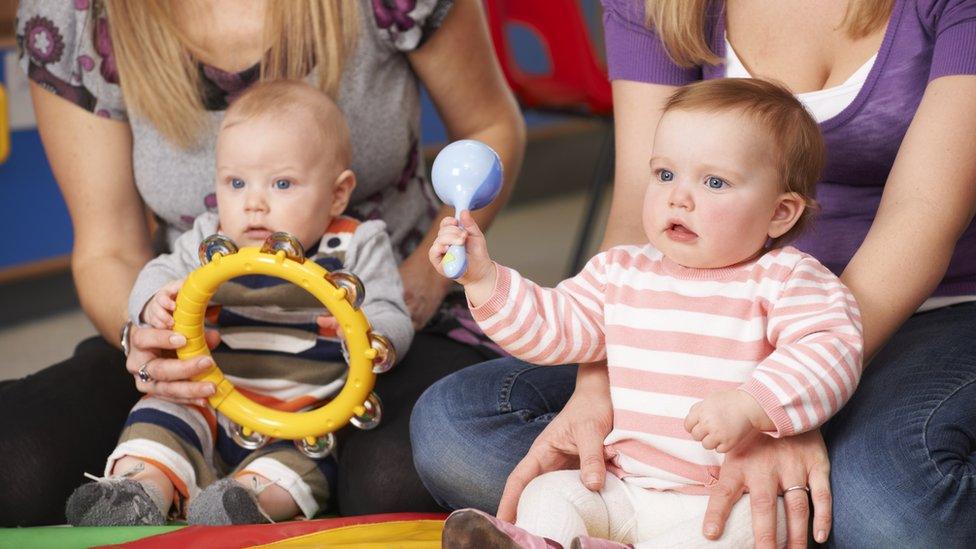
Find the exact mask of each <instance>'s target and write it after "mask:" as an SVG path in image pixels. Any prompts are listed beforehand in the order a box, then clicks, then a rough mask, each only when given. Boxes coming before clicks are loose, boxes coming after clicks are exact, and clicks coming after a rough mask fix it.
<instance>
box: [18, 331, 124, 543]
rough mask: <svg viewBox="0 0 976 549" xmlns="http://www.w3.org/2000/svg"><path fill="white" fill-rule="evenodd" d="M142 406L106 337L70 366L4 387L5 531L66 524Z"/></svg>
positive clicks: (86, 345)
mask: <svg viewBox="0 0 976 549" xmlns="http://www.w3.org/2000/svg"><path fill="white" fill-rule="evenodd" d="M138 398H139V392H138V391H136V389H135V383H134V382H133V380H132V376H131V375H129V374H128V372H126V370H125V359H124V357H123V356H122V352H121V351H119V350H118V349H116V348H114V347H112V346H111V345H109V344H108V343H107V342H106V341H105V340H103V339H102V338H99V337H95V338H91V339H88V340H85V341H83V342H82V343H81V344H79V345H78V347H77V348H76V349H75V354H74V356H72V357H71V358H69V359H68V360H65V361H64V362H61V363H59V364H56V365H54V366H51V367H49V368H46V369H44V370H41V371H40V372H38V373H36V374H33V375H30V376H27V377H25V378H23V379H19V380H16V381H11V382H7V383H4V384H3V385H0V526H32V525H40V524H57V523H63V522H64V502H65V500H67V498H68V495H69V494H71V492H72V491H73V490H74V489H75V488H76V487H78V486H79V485H80V484H82V483H84V482H88V481H87V480H86V479H85V478H84V476H83V474H84V473H85V472H90V473H94V474H101V472H102V470H103V469H104V468H105V458H107V457H108V455H109V453H111V451H112V448H114V447H115V443H116V441H117V440H118V437H119V432H120V431H121V429H122V424H123V423H124V422H125V418H126V416H127V415H128V413H129V409H130V408H132V405H133V404H135V402H136V400H137V399H138Z"/></svg>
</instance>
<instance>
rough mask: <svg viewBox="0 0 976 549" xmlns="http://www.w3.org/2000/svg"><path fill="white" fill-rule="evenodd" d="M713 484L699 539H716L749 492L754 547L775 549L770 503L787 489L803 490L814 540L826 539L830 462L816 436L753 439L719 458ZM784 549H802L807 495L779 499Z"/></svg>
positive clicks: (790, 494) (773, 504)
mask: <svg viewBox="0 0 976 549" xmlns="http://www.w3.org/2000/svg"><path fill="white" fill-rule="evenodd" d="M719 476H720V478H719V480H718V483H717V484H715V485H714V486H712V487H711V494H710V495H709V498H708V508H707V509H706V511H705V520H704V523H703V525H702V533H703V534H704V535H705V537H706V538H708V539H718V538H719V537H720V536H721V535H722V531H723V530H724V528H725V521H726V519H728V517H729V512H730V511H731V510H732V506H733V505H735V503H736V502H737V501H738V500H739V498H740V497H742V494H743V492H745V491H748V492H749V498H750V501H751V505H752V529H753V533H754V534H755V537H756V547H760V548H762V547H775V546H776V498H777V496H778V495H779V494H782V493H783V490H785V489H786V488H790V487H792V486H809V487H810V496H811V497H812V499H813V531H814V539H816V540H817V541H818V542H823V541H825V540H826V539H827V536H828V535H829V534H830V523H831V496H830V462H829V461H828V458H827V447H826V446H825V445H824V441H823V437H822V436H820V431H819V430H816V431H809V432H806V433H802V434H799V435H796V436H791V437H786V438H781V439H774V438H771V437H768V436H766V435H758V436H756V437H755V438H754V439H752V440H750V441H748V442H747V443H746V444H740V445H739V446H738V447H736V448H735V449H734V450H732V451H730V452H729V453H727V454H725V461H724V462H723V463H722V472H721V473H720V474H719ZM783 498H784V501H783V503H784V507H785V508H786V524H787V532H788V536H789V541H788V547H806V545H807V523H808V520H809V517H810V504H809V501H808V496H807V493H806V492H805V491H803V490H792V491H790V492H788V493H786V494H785V495H784V496H783Z"/></svg>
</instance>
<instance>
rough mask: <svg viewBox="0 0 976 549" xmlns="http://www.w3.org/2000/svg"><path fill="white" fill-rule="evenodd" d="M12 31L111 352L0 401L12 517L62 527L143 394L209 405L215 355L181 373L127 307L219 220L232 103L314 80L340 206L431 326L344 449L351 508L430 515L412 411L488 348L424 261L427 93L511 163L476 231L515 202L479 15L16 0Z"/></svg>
mask: <svg viewBox="0 0 976 549" xmlns="http://www.w3.org/2000/svg"><path fill="white" fill-rule="evenodd" d="M17 35H18V42H19V44H20V46H21V66H22V67H23V68H24V70H25V71H26V72H27V74H28V76H29V78H30V80H31V93H32V97H33V100H34V106H35V110H36V113H37V122H38V129H39V131H40V133H41V137H42V139H43V142H44V146H45V150H46V152H47V155H48V158H49V160H50V164H51V167H52V168H53V170H54V173H55V176H56V178H57V180H58V183H59V185H60V186H61V190H62V194H63V195H64V198H65V202H66V203H67V205H68V209H69V212H70V214H71V218H72V222H73V225H74V236H75V243H74V250H73V254H72V271H73V274H74V278H75V282H76V286H77V289H78V295H79V298H80V300H81V303H82V306H83V308H84V310H85V312H86V313H87V314H88V316H89V318H90V319H91V320H92V322H93V323H94V324H95V326H96V327H97V328H98V330H99V332H101V334H102V336H103V337H104V339H101V338H98V339H91V340H88V341H85V342H83V343H82V344H80V345H79V346H78V348H77V350H76V353H75V356H73V357H72V358H70V359H68V360H67V361H65V362H63V363H61V364H58V365H55V366H53V367H51V368H48V369H46V370H44V371H42V372H41V373H39V374H37V375H35V376H31V377H28V378H25V379H23V380H19V381H14V382H8V383H6V384H5V385H3V386H0V418H2V419H0V425H2V427H0V428H2V430H3V432H4V433H5V434H4V438H5V439H6V440H7V441H11V442H10V443H8V444H5V445H4V451H3V452H0V455H2V456H3V457H2V458H0V461H2V462H0V471H2V473H0V475H2V481H3V482H2V483H3V486H4V489H3V490H0V524H3V525H5V526H14V525H33V524H45V523H59V522H64V516H63V507H62V502H63V501H64V499H65V497H66V496H67V495H68V494H69V493H70V492H71V490H72V489H73V488H74V487H76V486H77V485H79V484H81V483H83V482H84V481H85V479H84V477H83V476H82V474H83V473H84V472H86V471H89V472H93V471H97V470H98V469H99V466H98V465H97V462H98V461H99V460H100V459H101V457H104V455H105V454H106V453H107V452H108V451H109V450H110V449H111V447H112V444H113V443H114V440H113V439H114V436H115V435H114V434H115V433H117V431H118V428H119V426H120V425H121V424H122V421H123V418H124V417H125V413H126V410H128V409H129V408H131V406H132V404H133V403H134V402H135V400H136V398H137V397H138V396H139V395H140V393H145V394H149V395H152V396H155V397H161V398H167V399H170V400H173V401H176V402H183V403H187V402H194V401H199V400H200V399H201V398H203V397H205V396H207V395H208V394H209V391H210V390H211V387H210V386H209V384H205V383H195V382H191V381H188V380H189V378H191V377H192V376H193V375H194V374H196V373H198V372H200V371H201V369H203V368H205V367H207V364H206V359H202V360H191V361H179V360H177V359H174V358H171V357H172V351H173V349H175V348H177V347H179V346H180V345H181V344H182V338H181V336H178V335H175V334H173V333H172V332H170V331H167V330H158V329H151V328H148V327H140V326H125V327H124V329H123V326H124V321H125V318H126V314H125V310H126V305H125V303H126V296H127V295H128V293H129V290H130V289H131V287H132V284H133V282H134V280H135V277H136V275H137V273H138V272H139V270H140V268H141V267H142V266H143V265H144V264H145V263H146V262H147V261H148V260H149V259H151V258H152V257H153V256H154V255H155V254H156V253H158V252H159V251H162V250H165V249H166V248H167V247H168V245H170V244H172V242H173V241H174V239H175V238H176V236H177V235H179V234H180V233H181V232H183V231H185V230H186V229H188V228H189V227H190V225H191V224H192V222H193V219H194V218H195V217H196V216H197V215H199V214H201V213H204V212H206V211H211V210H213V209H214V208H215V207H216V203H215V199H214V196H213V195H212V194H211V193H212V182H213V180H214V175H213V171H214V169H215V168H214V162H213V158H214V150H213V149H214V142H215V136H216V131H217V128H218V126H219V122H220V120H221V118H222V116H223V112H224V110H225V108H226V106H227V104H228V103H230V102H232V101H233V100H234V97H235V96H236V95H237V94H239V93H240V92H241V91H243V90H244V89H246V88H247V87H248V86H249V85H250V84H252V83H254V82H257V81H259V80H266V79H277V78H305V79H307V80H308V81H309V82H312V83H313V84H315V85H317V86H318V87H319V88H320V89H322V90H324V91H325V92H327V93H328V94H329V95H330V96H332V97H333V98H335V100H336V102H337V103H338V105H339V107H340V108H341V109H342V110H343V112H344V114H345V116H346V118H347V120H348V122H349V126H350V132H351V141H352V149H353V161H352V168H353V169H354V170H355V171H356V173H357V175H358V180H359V185H358V186H357V188H356V191H355V193H354V194H353V196H352V199H351V202H350V209H349V212H351V213H352V214H353V215H355V216H358V217H360V218H362V219H375V218H380V219H383V220H384V221H385V222H386V225H387V227H388V231H389V233H390V237H391V241H392V243H393V245H394V250H395V254H396V255H397V258H398V260H399V261H401V264H400V273H401V275H402V278H403V281H404V286H405V296H404V297H405V300H406V303H407V305H408V308H409V309H410V312H411V315H412V317H413V321H414V325H415V327H416V328H418V333H417V335H416V337H415V338H414V345H413V347H412V349H411V351H410V352H409V353H408V354H407V356H406V357H404V359H403V361H402V362H401V363H400V365H399V367H398V369H397V370H395V371H394V372H391V373H390V374H389V375H388V376H385V377H384V378H382V379H381V380H380V382H379V386H378V392H379V393H381V394H382V397H383V401H384V425H383V427H382V428H380V429H378V430H376V431H372V432H369V433H350V434H349V435H348V436H346V437H345V439H344V440H340V448H341V449H340V454H339V462H340V465H339V469H340V470H339V478H340V481H339V488H338V493H337V494H335V495H336V497H337V499H338V506H339V510H340V512H342V513H344V514H359V513H368V512H383V511H408V510H424V509H434V508H435V505H434V503H433V501H432V500H431V499H430V497H429V496H428V495H427V493H426V491H425V490H424V488H423V486H422V485H421V483H420V481H419V479H418V478H417V476H416V473H415V472H414V471H413V468H412V466H411V465H412V461H411V459H410V450H409V448H410V446H409V439H408V433H407V427H408V421H409V414H410V410H411V408H412V406H413V403H414V401H415V400H416V398H417V397H418V396H419V394H420V393H421V392H422V391H423V390H424V388H426V387H427V386H428V385H430V383H432V382H433V381H435V380H436V379H438V378H440V377H442V376H444V375H445V374H447V373H449V372H451V371H453V370H457V369H459V368H461V367H463V366H466V365H468V364H472V363H475V362H478V361H481V360H485V359H488V358H491V357H494V356H497V354H496V353H495V351H494V350H493V349H492V347H490V346H488V345H486V344H484V343H483V342H487V340H486V339H484V338H483V336H481V335H480V334H479V333H476V332H474V331H472V330H471V329H470V328H469V326H470V323H469V322H467V320H468V319H465V318H463V317H459V316H458V314H460V313H462V312H463V311H465V307H464V306H463V302H461V301H458V299H459V297H451V296H449V295H448V293H449V292H448V291H449V288H450V287H451V286H450V284H449V283H447V282H444V281H443V279H442V278H441V277H439V276H437V274H436V273H435V272H434V270H433V268H432V267H431V266H430V264H429V262H428V261H427V259H426V253H425V250H426V249H427V248H428V247H429V246H430V243H431V242H432V241H433V239H434V237H435V236H436V234H437V224H436V223H434V221H435V220H437V219H439V218H440V217H443V216H442V215H441V214H442V212H441V211H440V210H439V207H438V203H437V202H436V201H435V199H434V197H433V194H432V192H431V189H430V186H429V184H428V182H427V181H426V179H425V176H424V165H423V160H422V158H421V156H420V149H419V137H420V128H419V123H420V120H419V118H420V117H419V85H420V84H421V83H422V84H423V85H424V86H425V87H426V88H427V89H428V90H429V92H430V94H431V97H432V98H433V101H434V103H435V104H436V106H437V108H438V110H439V112H440V114H441V115H442V117H443V119H444V121H445V124H446V126H447V129H448V133H449V135H450V137H451V138H473V139H479V140H481V141H484V142H486V143H488V144H489V145H491V147H492V148H494V149H495V150H496V151H498V153H499V154H500V156H501V157H502V161H503V162H504V164H505V167H506V175H507V176H508V180H507V183H506V186H505V190H504V191H503V197H502V199H501V200H497V201H496V202H494V203H493V205H491V206H490V207H488V208H486V209H484V210H480V211H479V212H478V216H479V217H480V218H481V219H480V220H479V223H490V220H491V218H492V217H493V216H494V215H495V214H496V213H497V211H498V209H499V208H500V207H501V206H502V204H503V203H504V202H505V196H507V194H508V193H509V192H510V189H511V180H512V178H513V177H514V175H515V174H516V173H517V172H518V168H519V165H520V162H521V157H522V152H523V148H524V127H523V123H522V121H521V118H520V116H519V112H518V109H517V106H516V104H515V102H514V100H513V98H512V97H511V95H510V93H509V92H508V90H507V88H506V87H505V84H504V81H503V79H502V77H501V74H500V71H499V70H498V67H497V65H496V63H495V61H494V58H493V55H492V51H491V45H490V41H489V39H488V33H487V29H486V27H485V22H484V17H483V14H482V11H481V6H480V4H479V3H478V2H477V0H456V1H452V0H409V1H406V2H399V1H398V2H386V1H379V0H378V1H375V2H371V3H368V2H359V1H354V0H343V1H335V0H292V1H288V2H270V1H257V0H256V1H253V2H238V1H229V0H195V1H176V0H147V1H139V2H131V1H126V0H76V1H74V2H63V1H55V0H25V1H24V2H21V5H20V9H19V12H18V20H17ZM147 210H148V212H149V213H151V214H152V217H153V218H154V219H155V221H156V223H157V224H158V229H157V230H156V231H155V233H151V232H150V230H149V228H148V223H147V217H146V213H147ZM154 237H155V238H154ZM418 248H419V250H420V251H419V253H415V252H414V250H416V249H418ZM445 298H447V299H445ZM120 330H121V331H123V333H124V336H123V337H122V338H121V342H120V338H119V333H120ZM211 339H212V340H214V341H215V337H212V338H211ZM117 347H123V348H125V349H126V354H127V358H126V357H125V356H124V355H123V353H122V352H121V351H119V350H118V348H117ZM140 374H141V375H140ZM133 379H135V383H133ZM66 448H70V451H66Z"/></svg>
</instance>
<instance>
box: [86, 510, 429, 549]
mask: <svg viewBox="0 0 976 549" xmlns="http://www.w3.org/2000/svg"><path fill="white" fill-rule="evenodd" d="M445 518H447V515H446V514H444V513H387V514H384V515H364V516H360V517H342V518H331V519H318V520H300V521H291V522H281V523H278V524H251V525H243V526H187V527H186V528H181V529H179V530H176V531H175V532H169V533H167V534H160V535H157V536H149V537H147V538H142V539H140V540H136V541H130V542H129V543H123V544H121V545H105V546H103V547H124V548H126V549H195V548H197V547H200V548H207V549H211V548H214V549H217V548H219V549H242V548H244V547H250V546H253V545H261V544H264V543H271V542H274V541H279V540H283V539H287V538H293V537H295V536H302V535H305V534H312V533H315V532H321V531H323V530H331V529H333V528H341V527H343V526H354V525H357V524H376V523H380V522H389V521H395V520H397V521H401V520H443V519H445Z"/></svg>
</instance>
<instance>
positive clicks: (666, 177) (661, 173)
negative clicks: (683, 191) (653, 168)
mask: <svg viewBox="0 0 976 549" xmlns="http://www.w3.org/2000/svg"><path fill="white" fill-rule="evenodd" d="M657 178H658V179H660V180H661V181H674V172H672V171H671V170H664V169H661V170H658V171H657Z"/></svg>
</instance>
